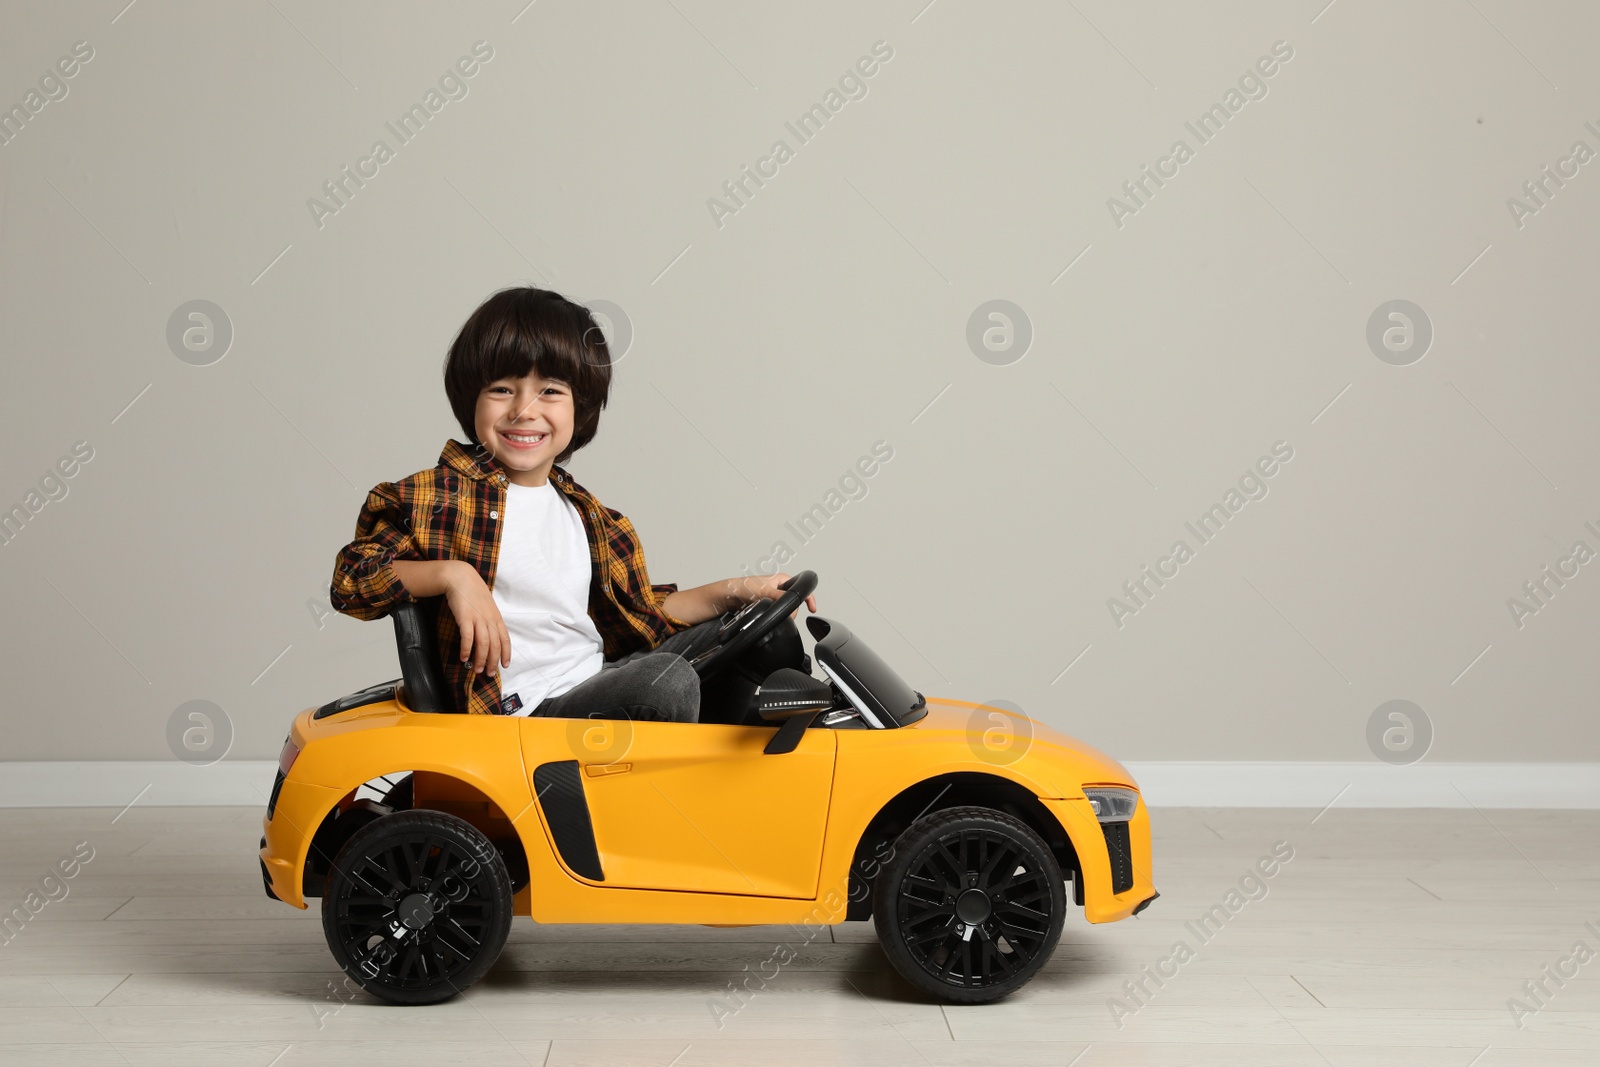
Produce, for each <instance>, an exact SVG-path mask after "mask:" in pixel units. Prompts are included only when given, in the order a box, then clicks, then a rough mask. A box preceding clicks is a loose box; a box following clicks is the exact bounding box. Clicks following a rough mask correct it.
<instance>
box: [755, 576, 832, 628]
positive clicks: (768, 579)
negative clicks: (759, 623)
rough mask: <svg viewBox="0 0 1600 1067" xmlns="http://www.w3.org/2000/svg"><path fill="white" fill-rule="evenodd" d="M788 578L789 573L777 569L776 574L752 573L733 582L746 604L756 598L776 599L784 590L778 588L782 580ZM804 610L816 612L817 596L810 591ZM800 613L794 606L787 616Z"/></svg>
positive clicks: (785, 580)
mask: <svg viewBox="0 0 1600 1067" xmlns="http://www.w3.org/2000/svg"><path fill="white" fill-rule="evenodd" d="M788 580H789V575H787V574H784V573H783V572H782V571H779V572H778V573H777V574H753V575H750V576H749V577H746V578H741V579H739V580H738V581H737V582H736V583H735V584H736V585H737V587H738V593H739V596H740V597H741V598H743V602H744V603H746V604H752V603H755V602H756V601H757V600H777V599H778V598H779V597H781V596H783V594H784V592H785V590H783V589H780V588H779V586H781V585H782V584H783V583H784V582H787V581H788ZM806 610H807V611H809V612H811V614H813V615H815V614H816V613H817V596H816V594H815V593H812V594H810V595H808V596H807V597H806ZM799 613H800V609H799V608H796V609H795V610H794V611H791V612H790V613H789V618H791V619H792V618H794V617H795V616H796V615H798V614H799Z"/></svg>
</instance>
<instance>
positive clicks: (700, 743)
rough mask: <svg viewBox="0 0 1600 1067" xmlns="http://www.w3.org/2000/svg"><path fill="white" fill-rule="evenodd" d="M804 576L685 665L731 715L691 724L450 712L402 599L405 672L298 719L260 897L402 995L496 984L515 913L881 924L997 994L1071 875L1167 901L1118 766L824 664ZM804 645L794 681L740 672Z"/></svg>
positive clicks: (407, 998)
mask: <svg viewBox="0 0 1600 1067" xmlns="http://www.w3.org/2000/svg"><path fill="white" fill-rule="evenodd" d="M815 587H816V575H815V574H813V573H812V572H810V571H804V572H801V573H800V574H797V575H795V576H794V578H792V579H791V580H790V581H789V583H788V584H787V591H786V592H785V593H784V594H783V596H782V597H781V598H779V599H776V600H763V601H759V602H757V603H754V604H750V605H747V606H746V607H744V608H742V609H740V610H739V611H737V612H730V613H729V614H728V615H726V616H724V618H723V622H722V625H721V626H720V628H719V631H718V643H717V645H716V646H715V647H712V648H710V649H708V650H707V651H706V652H704V653H702V654H701V655H699V656H697V657H696V658H695V659H694V660H692V661H691V662H692V663H693V665H694V666H695V668H696V670H697V671H698V672H699V673H700V675H701V678H702V683H703V685H702V692H703V705H702V710H701V717H702V719H706V718H708V717H709V718H711V719H713V720H716V719H719V718H720V719H722V720H724V721H701V722H695V723H670V722H640V721H630V720H628V719H556V718H521V717H508V716H498V715H453V714H441V713H440V712H441V711H442V710H443V709H444V708H446V707H447V706H448V704H447V702H446V701H445V700H444V699H443V697H444V693H445V690H444V688H443V681H442V671H441V670H440V660H439V658H438V652H437V650H436V648H435V638H434V633H435V631H434V625H435V619H436V614H435V613H436V612H437V609H438V603H437V600H434V601H422V602H418V603H408V604H406V605H404V606H403V607H402V608H401V609H399V610H398V611H397V612H396V613H395V614H394V616H393V618H394V624H395V633H396V638H397V643H398V645H399V650H400V663H401V670H402V675H403V677H402V678H400V679H396V680H395V681H391V682H384V683H382V684H380V685H375V686H372V687H370V688H368V689H364V690H362V691H360V692H357V693H352V694H350V695H349V696H345V697H340V698H339V699H338V700H334V701H332V702H330V703H328V704H324V705H322V706H321V707H319V708H308V709H306V710H305V711H302V712H301V713H300V714H299V715H297V716H296V717H295V720H294V725H293V727H292V728H291V730H290V732H289V738H288V740H287V741H286V742H285V744H284V746H283V754H282V756H281V757H280V758H279V763H278V774H277V779H276V781H275V782H274V783H273V786H272V795H271V799H270V800H269V801H268V803H267V814H266V819H265V820H264V823H263V825H264V827H265V830H266V833H265V836H264V837H263V838H262V840H261V875H262V879H263V881H264V882H265V885H266V892H267V895H268V896H270V897H272V898H274V899H276V900H281V901H283V902H285V903H287V904H291V905H293V906H294V907H297V908H305V907H306V906H307V901H308V900H309V899H310V898H313V897H320V898H321V900H322V924H323V929H324V931H325V933H326V935H327V940H328V947H329V948H330V949H331V950H332V952H333V956H334V958H335V959H336V960H338V962H339V965H340V966H341V967H343V968H344V970H345V972H346V973H348V974H349V975H350V977H351V978H353V979H354V980H355V981H356V982H358V983H360V984H361V985H362V986H363V987H364V988H366V989H367V990H368V991H370V992H372V993H373V994H375V995H377V996H379V997H382V998H384V999H386V1000H390V1001H396V1002H400V1003H407V1004H422V1003H429V1002H433V1001H438V1000H443V999H445V998H447V997H450V996H452V995H454V994H456V993H458V992H460V991H461V990H463V989H465V988H467V987H468V986H470V985H471V984H472V983H473V982H475V981H477V980H478V979H479V978H481V977H482V976H483V975H484V973H485V972H486V971H487V970H488V969H489V967H490V966H491V965H492V964H493V963H494V962H495V960H496V958H497V957H498V956H499V954H500V951H501V948H502V947H503V945H504V944H505V940H506V935H507V932H508V930H509V928H510V924H511V917H512V916H513V915H527V916H530V917H532V918H533V919H534V920H535V921H536V922H540V923H698V924H705V925H711V926H734V925H750V924H758V923H808V924H812V925H825V924H834V923H839V922H842V921H844V920H847V919H865V918H868V917H870V918H872V919H873V920H874V922H875V923H876V926H877V932H878V938H879V940H880V942H881V943H882V946H883V951H884V953H885V954H886V955H887V956H888V958H889V961H890V962H891V963H892V964H893V965H894V967H895V969H896V970H897V971H898V972H899V973H900V974H901V975H903V976H904V977H905V978H906V979H907V980H908V981H909V982H910V983H911V984H912V985H914V986H916V987H918V988H919V989H921V990H923V991H924V992H926V993H928V994H930V995H931V996H933V997H936V998H938V999H940V1000H945V1001H949V1002H952V1003H965V1004H973V1003H983V1002H987V1001H993V1000H997V999H999V998H1000V997H1003V996H1005V995H1006V994H1008V993H1010V992H1012V991H1013V990H1015V989H1017V988H1018V987H1020V986H1021V985H1023V984H1024V983H1025V982H1027V981H1028V980H1029V979H1030V978H1031V977H1032V976H1033V975H1034V974H1035V973H1037V972H1038V970H1039V968H1040V967H1041V966H1043V965H1044V963H1045V961H1046V960H1047V959H1048V958H1049V957H1050V954H1051V952H1052V951H1053V950H1054V949H1055V946H1056V942H1057V940H1058V939H1059V938H1060V936H1061V928H1062V921H1063V918H1064V915H1065V911H1066V906H1067V894H1068V892H1069V891H1070V893H1071V895H1072V899H1073V901H1074V903H1076V904H1077V905H1079V906H1081V907H1082V908H1083V910H1084V915H1085V917H1086V918H1087V919H1088V920H1089V921H1090V922H1095V923H1104V922H1112V921H1115V920H1117V919H1123V918H1126V917H1127V916H1129V915H1134V914H1137V913H1138V912H1139V911H1141V910H1142V909H1144V908H1145V907H1146V906H1147V905H1149V904H1150V902H1151V901H1153V900H1154V899H1155V898H1156V892H1155V889H1154V886H1153V885H1152V883H1151V875H1150V833H1149V817H1148V814H1147V812H1146V809H1145V806H1144V803H1143V802H1142V800H1141V799H1140V795H1139V791H1138V787H1137V786H1136V784H1135V783H1134V781H1133V779H1132V778H1131V777H1130V776H1129V775H1128V772H1127V771H1126V770H1124V769H1123V768H1122V766H1121V765H1120V764H1118V763H1117V762H1116V761H1114V760H1112V759H1110V758H1109V757H1107V756H1105V755H1102V754H1101V753H1099V752H1097V751H1095V750H1094V749H1092V748H1090V747H1088V746H1086V745H1083V744H1080V743H1079V742H1077V741H1074V740H1073V739H1071V738H1069V737H1065V736H1063V735H1061V734H1059V733H1056V732H1055V731H1053V730H1051V729H1049V728H1047V727H1045V726H1043V725H1041V724H1039V723H1037V722H1034V721H1033V720H1031V719H1028V718H1026V717H1024V716H1021V715H1017V714H1014V713H1012V712H1009V711H1004V710H1002V709H999V708H995V707H991V706H989V705H984V704H972V703H967V702H964V701H957V700H941V699H938V698H924V697H923V695H922V694H921V693H919V692H916V691H915V690H913V689H912V688H911V686H909V685H907V684H906V683H905V682H904V681H902V680H901V678H900V676H899V675H897V674H896V673H895V672H894V671H893V670H892V669H890V667H889V666H888V665H887V664H886V663H884V661H883V660H882V659H880V658H879V657H878V656H877V655H876V654H875V653H874V652H873V651H872V650H871V649H870V648H868V647H867V645H866V643H865V642H863V641H862V640H861V638H859V637H855V636H853V635H852V634H851V633H850V631H849V630H847V629H846V628H845V627H843V626H841V625H840V624H838V623H836V622H833V621H831V620H829V619H825V618H823V617H821V616H816V615H813V616H810V617H808V618H807V619H806V620H805V621H806V625H807V627H808V628H809V630H810V631H811V634H812V636H813V638H814V639H815V645H814V647H813V651H814V652H815V654H816V662H817V666H818V667H820V668H821V672H822V675H823V677H822V678H816V677H813V676H812V675H811V674H810V673H809V671H810V666H811V662H810V656H808V655H804V654H802V653H801V650H800V645H799V633H798V630H797V629H796V627H795V626H794V624H793V623H792V622H791V621H790V615H791V613H793V612H794V611H795V610H796V609H797V608H798V607H799V605H800V604H801V603H802V602H803V601H804V599H805V597H806V596H807V595H808V594H810V593H811V591H812V590H813V589H814V588H815ZM791 638H792V640H793V641H794V642H795V645H794V652H795V657H794V659H792V660H790V662H800V663H801V664H802V667H803V668H804V669H796V668H794V667H792V666H791V667H784V668H781V669H778V670H775V671H772V672H770V673H768V674H765V675H764V676H762V677H761V678H759V680H757V681H750V682H748V683H747V684H744V683H741V681H740V676H739V672H740V670H741V669H742V668H747V667H748V665H749V664H750V663H752V662H759V659H760V657H759V655H758V653H759V651H760V650H761V649H762V648H769V649H770V647H772V644H773V643H774V642H780V641H782V640H786V639H791ZM746 673H748V672H746ZM730 679H731V680H732V681H731V684H730ZM742 684H744V687H743V688H741V685H742ZM710 694H721V695H720V696H719V698H718V701H708V700H707V699H706V696H707V695H710ZM729 694H732V695H731V696H730V695H729ZM712 703H718V704H719V706H717V707H712V706H710V705H711V704H712ZM730 705H731V706H730ZM1068 883H1070V887H1069V885H1068Z"/></svg>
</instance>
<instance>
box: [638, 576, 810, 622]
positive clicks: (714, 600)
mask: <svg viewBox="0 0 1600 1067" xmlns="http://www.w3.org/2000/svg"><path fill="white" fill-rule="evenodd" d="M788 580H789V576H788V575H787V574H782V573H779V574H756V575H749V576H747V577H740V578H724V579H722V581H720V582H711V583H709V584H707V585H698V586H695V587H694V588H693V589H680V590H678V591H677V592H675V593H672V594H669V595H668V596H667V598H666V599H665V600H663V601H661V609H662V610H663V611H664V612H666V613H667V614H669V615H671V616H673V617H675V618H679V619H682V620H684V621H685V622H687V623H690V624H691V625H692V624H694V623H697V622H705V621H706V620H707V619H714V618H716V617H717V616H718V615H721V614H723V613H724V612H727V611H732V610H733V609H734V608H737V607H742V606H743V605H745V604H748V603H750V602H751V601H754V600H763V599H765V600H777V599H778V598H779V597H781V596H783V594H784V590H782V589H779V588H778V586H779V585H780V584H781V583H783V582H786V581H788ZM806 607H807V609H809V610H810V611H811V612H813V613H815V612H816V610H817V598H816V595H815V594H813V595H811V596H808V597H806Z"/></svg>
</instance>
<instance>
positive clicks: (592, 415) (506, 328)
mask: <svg viewBox="0 0 1600 1067" xmlns="http://www.w3.org/2000/svg"><path fill="white" fill-rule="evenodd" d="M534 370H537V371H538V372H539V376H540V377H541V378H556V379H559V380H561V381H564V382H566V383H567V384H568V385H570V386H571V387H572V405H573V426H572V440H571V441H570V442H569V443H568V444H567V447H566V450H565V451H563V452H562V453H561V454H560V455H559V456H557V457H556V460H555V461H556V462H557V463H565V462H566V461H567V460H568V459H570V458H571V456H572V454H573V453H574V452H576V451H577V450H578V449H580V448H582V447H583V446H584V445H586V444H588V443H589V442H590V441H592V440H594V435H595V433H596V431H598V430H599V428H600V409H601V408H603V407H605V406H606V398H607V396H609V395H610V392H611V350H610V349H609V348H608V347H607V346H606V337H605V333H604V332H603V331H602V330H601V329H600V326H599V325H598V324H597V323H596V322H595V321H594V316H593V315H592V314H590V312H589V309H588V308H586V307H584V306H583V305H582V304H574V303H573V302H572V301H570V300H568V299H567V298H566V297H564V296H562V295H561V294H560V293H555V292H552V291H550V290H549V289H534V288H531V287H521V288H516V289H502V290H500V291H499V292H498V293H495V294H494V295H493V296H491V297H490V298H489V299H487V300H485V301H484V302H483V303H482V304H480V305H479V306H478V309H477V310H476V311H474V312H473V313H472V314H471V315H469V316H468V317H467V321H466V323H465V324H464V325H463V326H462V327H461V332H460V333H458V334H457V335H456V339H455V341H454V343H452V344H451V345H450V354H449V355H448V356H446V357H445V361H444V391H445V394H446V395H447V396H449V398H450V410H452V411H453V412H455V416H456V421H457V422H459V423H460V424H461V429H462V431H463V432H465V433H466V435H467V440H468V441H471V442H472V443H473V444H477V445H481V444H482V443H483V442H482V441H479V440H478V430H477V426H476V423H477V418H476V412H477V408H478V395H479V394H480V393H482V392H483V389H484V387H485V386H487V385H488V384H489V383H490V382H493V381H498V380H499V379H501V378H521V377H524V376H525V375H527V374H529V373H530V372H532V371H534Z"/></svg>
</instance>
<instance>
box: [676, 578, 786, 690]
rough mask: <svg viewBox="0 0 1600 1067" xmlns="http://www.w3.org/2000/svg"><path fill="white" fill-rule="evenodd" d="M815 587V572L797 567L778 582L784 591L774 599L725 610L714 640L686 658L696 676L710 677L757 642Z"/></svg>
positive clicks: (775, 626)
mask: <svg viewBox="0 0 1600 1067" xmlns="http://www.w3.org/2000/svg"><path fill="white" fill-rule="evenodd" d="M816 587H817V572H816V571H801V572H800V573H799V574H796V575H793V576H792V577H791V578H790V579H789V580H788V581H786V582H784V583H783V584H782V585H780V586H778V588H779V589H782V590H783V591H784V593H783V595H782V596H780V597H778V598H777V599H776V600H768V599H765V598H763V599H761V600H752V601H751V602H750V603H748V604H746V605H745V606H744V607H742V608H739V609H738V610H737V611H732V612H729V613H727V614H726V615H724V616H723V617H722V626H721V627H720V628H719V629H718V630H717V643H716V644H715V645H713V646H712V647H710V648H708V649H706V650H705V651H704V652H702V653H700V654H699V655H698V656H696V657H695V658H694V659H692V660H690V661H689V662H690V665H691V666H693V667H694V669H695V671H696V672H697V673H698V674H699V675H700V677H702V678H709V677H711V675H713V674H715V673H716V672H717V671H720V670H722V668H724V667H726V666H727V665H728V664H730V663H732V662H733V661H734V660H736V659H738V658H739V656H741V655H742V654H743V653H744V652H745V651H747V650H748V649H750V648H753V647H755V645H757V644H758V643H760V641H761V639H762V638H763V637H766V636H767V635H768V634H769V633H771V632H772V631H773V630H774V629H776V628H777V627H778V624H779V623H781V622H783V620H785V619H787V618H788V617H789V616H790V615H791V614H792V613H793V612H794V611H796V610H797V609H798V608H799V607H800V605H801V604H803V603H805V599H806V597H808V596H810V595H811V592H812V590H814V589H816Z"/></svg>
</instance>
